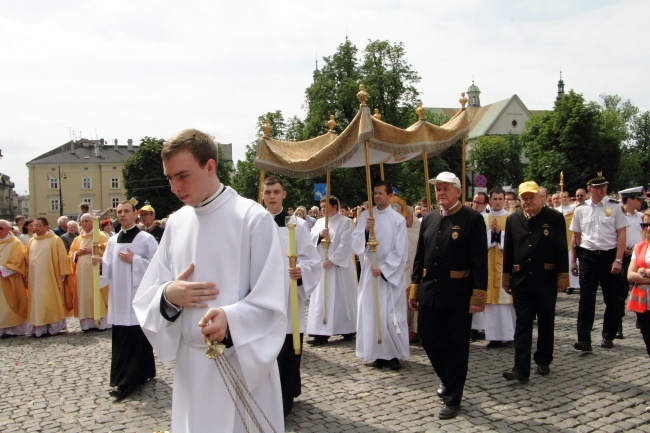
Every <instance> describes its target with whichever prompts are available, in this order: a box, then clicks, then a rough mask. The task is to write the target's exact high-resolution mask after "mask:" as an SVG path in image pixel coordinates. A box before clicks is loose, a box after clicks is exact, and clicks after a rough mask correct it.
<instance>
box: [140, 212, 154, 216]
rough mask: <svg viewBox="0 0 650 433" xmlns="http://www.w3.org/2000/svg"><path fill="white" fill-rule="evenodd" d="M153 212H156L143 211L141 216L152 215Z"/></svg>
mask: <svg viewBox="0 0 650 433" xmlns="http://www.w3.org/2000/svg"><path fill="white" fill-rule="evenodd" d="M153 214H154V213H153V212H142V213H140V216H142V215H148V216H152V215H153Z"/></svg>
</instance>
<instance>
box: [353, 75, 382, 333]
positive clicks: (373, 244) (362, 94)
mask: <svg viewBox="0 0 650 433" xmlns="http://www.w3.org/2000/svg"><path fill="white" fill-rule="evenodd" d="M369 96H370V95H368V92H366V87H365V86H364V85H363V84H359V92H358V93H357V99H358V100H359V102H360V103H361V110H363V108H364V107H367V106H368V104H366V101H367V100H368V97H369ZM365 151H366V189H367V190H368V217H369V218H373V215H372V182H371V181H370V140H365ZM366 245H368V247H369V248H370V254H371V256H372V267H373V268H376V267H377V245H379V242H377V239H376V238H375V230H374V228H371V229H369V230H368V242H367V243H366ZM373 285H374V292H375V324H376V325H377V343H378V344H381V320H380V318H379V281H378V280H377V277H373Z"/></svg>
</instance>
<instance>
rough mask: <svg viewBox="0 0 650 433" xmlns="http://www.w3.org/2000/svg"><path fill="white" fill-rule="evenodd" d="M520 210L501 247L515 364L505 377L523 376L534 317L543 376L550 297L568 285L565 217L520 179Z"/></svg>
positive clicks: (548, 357)
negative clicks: (510, 307) (510, 304)
mask: <svg viewBox="0 0 650 433" xmlns="http://www.w3.org/2000/svg"><path fill="white" fill-rule="evenodd" d="M519 197H520V198H521V202H522V204H523V210H520V211H517V212H515V213H513V214H511V215H510V216H508V219H507V222H506V233H505V244H504V248H503V276H502V285H503V289H504V290H505V291H506V292H507V293H509V294H511V295H512V298H513V303H514V307H515V312H516V314H517V324H516V326H515V366H514V367H513V368H512V371H504V372H503V377H505V378H506V379H507V380H515V379H517V380H519V382H528V378H529V376H530V350H531V346H532V342H533V320H534V319H535V316H537V325H538V337H537V351H536V352H535V357H534V359H535V363H536V364H537V372H538V373H539V374H541V375H542V376H546V375H547V374H549V373H550V371H551V369H550V368H549V365H550V364H551V361H553V341H554V328H555V303H556V301H557V294H558V292H564V291H565V290H566V288H567V286H568V285H569V257H568V255H567V253H566V251H567V239H566V223H565V221H564V217H563V216H562V214H561V213H560V212H557V211H555V210H553V208H550V207H547V206H544V202H543V201H542V197H541V196H540V194H539V187H538V186H537V184H536V183H535V182H532V181H531V182H524V183H522V184H521V185H519Z"/></svg>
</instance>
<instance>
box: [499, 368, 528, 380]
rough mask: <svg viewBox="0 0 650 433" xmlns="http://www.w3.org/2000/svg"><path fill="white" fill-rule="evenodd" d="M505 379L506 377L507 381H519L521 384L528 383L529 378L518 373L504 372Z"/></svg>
mask: <svg viewBox="0 0 650 433" xmlns="http://www.w3.org/2000/svg"><path fill="white" fill-rule="evenodd" d="M502 374H503V377H505V379H506V380H518V381H519V382H521V383H526V382H528V377H527V376H524V375H523V374H521V373H519V372H518V371H512V370H509V371H504V372H503V373H502Z"/></svg>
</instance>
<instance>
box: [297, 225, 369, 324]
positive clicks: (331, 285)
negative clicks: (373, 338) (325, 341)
mask: <svg viewBox="0 0 650 433" xmlns="http://www.w3.org/2000/svg"><path fill="white" fill-rule="evenodd" d="M324 228H325V218H320V219H319V220H317V221H316V224H315V225H314V227H313V228H312V229H311V240H312V242H313V243H314V245H317V247H318V253H319V254H320V261H321V262H324V261H325V249H324V248H323V244H322V243H319V242H318V238H319V234H320V232H321V230H323V229H324ZM328 228H329V236H328V237H329V239H330V241H331V243H330V244H329V247H328V248H327V258H328V259H329V261H331V262H332V264H333V265H334V266H332V267H330V268H329V269H327V270H326V272H327V311H326V312H327V320H326V323H323V305H325V304H324V302H323V300H324V296H323V294H324V290H323V287H324V286H323V282H324V280H323V278H321V280H320V281H319V283H318V287H317V288H316V290H314V293H313V294H312V296H311V298H310V300H309V314H307V333H308V334H311V335H327V336H332V335H339V334H352V333H354V332H357V291H358V284H357V275H356V269H355V267H354V261H353V260H354V259H353V256H352V232H353V231H354V224H353V223H352V220H351V219H350V218H347V217H345V216H343V215H341V214H339V213H338V212H337V213H336V214H335V215H333V216H331V217H329V221H328Z"/></svg>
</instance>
